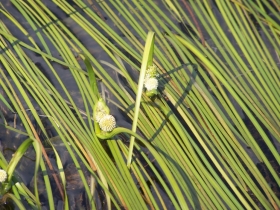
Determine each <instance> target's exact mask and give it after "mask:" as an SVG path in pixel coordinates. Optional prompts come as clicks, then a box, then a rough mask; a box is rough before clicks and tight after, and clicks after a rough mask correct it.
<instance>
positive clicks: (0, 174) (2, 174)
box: [0, 169, 7, 182]
mask: <svg viewBox="0 0 280 210" xmlns="http://www.w3.org/2000/svg"><path fill="white" fill-rule="evenodd" d="M6 179H7V172H6V171H5V170H3V169H0V182H4V181H6Z"/></svg>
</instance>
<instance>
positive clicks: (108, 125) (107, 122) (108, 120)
mask: <svg viewBox="0 0 280 210" xmlns="http://www.w3.org/2000/svg"><path fill="white" fill-rule="evenodd" d="M99 127H100V129H101V130H102V131H105V132H110V131H112V130H113V129H114V128H115V127H116V120H115V118H114V117H113V116H112V115H106V116H104V117H103V118H102V119H101V120H100V121H99Z"/></svg>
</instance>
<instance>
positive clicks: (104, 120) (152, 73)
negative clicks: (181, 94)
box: [94, 64, 158, 132]
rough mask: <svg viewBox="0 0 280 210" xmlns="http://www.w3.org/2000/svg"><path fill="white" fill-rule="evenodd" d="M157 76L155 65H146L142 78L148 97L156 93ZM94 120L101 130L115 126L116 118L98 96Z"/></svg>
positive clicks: (111, 128)
mask: <svg viewBox="0 0 280 210" xmlns="http://www.w3.org/2000/svg"><path fill="white" fill-rule="evenodd" d="M157 77H158V73H157V66H156V65H154V64H152V65H151V66H149V67H148V69H147V71H146V74H145V79H144V87H145V88H146V94H147V96H149V97H152V96H154V95H156V94H157V87H158V80H157ZM94 120H95V121H96V122H97V123H98V124H99V127H100V129H101V130H102V131H103V132H111V131H112V130H113V129H114V128H115V127H116V120H115V118H114V116H112V115H110V109H109V108H108V106H107V105H106V104H105V101H104V100H103V99H102V98H100V99H99V101H98V102H97V103H96V104H95V107H94Z"/></svg>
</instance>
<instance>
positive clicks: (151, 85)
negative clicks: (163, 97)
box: [144, 78, 158, 91]
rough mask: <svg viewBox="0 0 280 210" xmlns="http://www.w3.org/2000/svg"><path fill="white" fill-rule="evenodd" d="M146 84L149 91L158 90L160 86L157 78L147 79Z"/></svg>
mask: <svg viewBox="0 0 280 210" xmlns="http://www.w3.org/2000/svg"><path fill="white" fill-rule="evenodd" d="M144 86H145V88H146V89H147V91H150V90H156V89H157V87H158V80H157V79H156V78H149V79H146V80H145V82H144Z"/></svg>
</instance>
